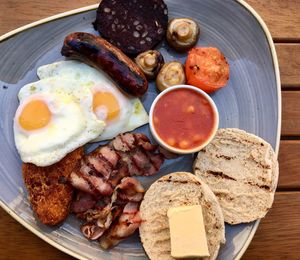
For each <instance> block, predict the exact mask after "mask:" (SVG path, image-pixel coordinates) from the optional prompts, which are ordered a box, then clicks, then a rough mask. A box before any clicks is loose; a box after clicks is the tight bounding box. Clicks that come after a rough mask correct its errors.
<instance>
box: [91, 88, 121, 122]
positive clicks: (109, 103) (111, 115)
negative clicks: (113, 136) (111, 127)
mask: <svg viewBox="0 0 300 260" xmlns="http://www.w3.org/2000/svg"><path fill="white" fill-rule="evenodd" d="M101 106H104V107H105V108H106V109H107V117H106V120H108V121H110V120H113V119H115V118H116V117H117V116H118V115H119V113H120V106H119V102H118V100H117V99H116V98H115V96H114V95H112V94H111V93H109V92H96V93H95V94H94V97H93V110H94V113H96V110H97V109H98V108H99V107H101Z"/></svg>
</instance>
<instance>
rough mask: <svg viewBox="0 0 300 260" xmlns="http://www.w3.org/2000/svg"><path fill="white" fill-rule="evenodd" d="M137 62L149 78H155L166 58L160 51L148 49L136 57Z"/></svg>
mask: <svg viewBox="0 0 300 260" xmlns="http://www.w3.org/2000/svg"><path fill="white" fill-rule="evenodd" d="M135 62H136V64H137V65H138V66H139V67H140V68H141V70H142V71H143V72H144V74H145V76H146V77H147V79H149V80H150V79H155V77H156V75H157V73H158V72H159V70H160V69H161V67H162V66H163V65H164V58H163V56H162V55H161V53H160V52H159V51H155V50H154V51H153V50H150V51H146V52H143V53H141V54H139V55H138V56H137V57H136V58H135Z"/></svg>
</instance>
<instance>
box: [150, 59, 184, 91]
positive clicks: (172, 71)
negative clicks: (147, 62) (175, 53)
mask: <svg viewBox="0 0 300 260" xmlns="http://www.w3.org/2000/svg"><path fill="white" fill-rule="evenodd" d="M185 81H186V78H185V73H184V67H183V65H182V64H181V63H180V62H178V61H172V62H168V63H166V64H165V65H164V66H163V67H162V69H161V70H160V72H159V73H158V75H157V78H156V86H157V88H158V89H159V90H160V91H163V90H165V89H166V88H168V87H171V86H174V85H180V84H185Z"/></svg>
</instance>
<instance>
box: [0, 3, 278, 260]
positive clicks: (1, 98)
mask: <svg viewBox="0 0 300 260" xmlns="http://www.w3.org/2000/svg"><path fill="white" fill-rule="evenodd" d="M166 2H167V4H168V7H169V16H170V17H192V18H194V19H196V20H197V21H198V22H199V24H200V26H201V36H200V41H199V43H198V45H201V46H216V47H218V48H220V49H221V51H222V52H223V53H224V54H225V56H226V57H227V59H228V61H229V63H230V69H231V76H230V81H229V84H228V85H227V86H226V87H225V88H223V89H221V90H220V91H218V92H217V93H215V94H213V95H211V96H212V98H213V99H214V101H215V103H216V105H217V107H218V109H219V113H220V127H238V128H241V129H244V130H246V131H248V132H250V133H254V134H256V135H258V136H260V137H262V138H264V139H265V140H267V141H268V142H270V143H271V145H272V146H273V148H274V149H275V150H276V152H278V148H279V136H280V126H281V93H280V78H279V70H278V62H277V57H276V53H275V48H274V44H273V42H272V38H271V36H270V33H269V31H268V29H267V27H266V25H265V24H264V22H263V21H262V20H261V18H260V17H259V16H258V15H257V14H256V13H255V11H254V10H253V9H252V8H251V7H250V6H249V5H247V4H246V3H245V2H243V1H242V0H201V1H197V0H186V1H184V2H183V1H181V0H167V1H166ZM96 8H97V5H93V6H88V7H85V8H81V9H77V10H73V11H70V12H67V13H63V14H60V15H56V16H53V17H49V18H47V19H43V20H41V21H38V22H35V23H33V24H30V25H27V26H24V27H22V28H19V29H17V30H14V31H12V32H10V33H7V34H6V35H3V36H1V37H0V64H1V66H0V114H1V116H0V129H1V130H0V143H1V150H0V204H1V206H2V207H3V208H4V209H5V210H6V211H7V212H8V213H9V214H10V215H11V216H12V217H14V218H15V219H16V220H17V221H19V222H20V223H21V224H22V225H24V226H25V227H26V228H28V229H29V230H31V231H32V232H33V233H35V234H36V235H38V236H39V237H41V238H42V239H44V240H45V241H47V242H48V243H50V244H51V245H53V246H55V247H57V248H58V249H60V250H62V251H64V252H66V253H68V254H70V255H72V256H74V257H77V258H80V259H95V258H97V259H126V260H127V259H145V258H146V256H145V253H144V251H143V249H142V246H141V244H140V242H139V237H138V234H136V235H135V236H133V237H131V238H129V239H127V240H126V241H124V242H122V243H121V244H120V245H118V246H117V247H115V248H114V249H112V250H110V251H109V252H104V251H102V250H101V249H100V248H99V246H98V244H97V243H96V242H89V241H87V240H86V239H85V238H83V237H82V235H81V234H80V231H79V222H78V221H77V220H76V219H75V218H74V217H73V216H70V217H69V218H68V219H67V221H65V223H64V224H63V225H61V226H59V227H56V228H48V227H46V226H43V225H41V224H40V223H39V222H38V221H37V220H36V218H35V217H34V215H33V212H32V210H31V208H30V205H29V202H28V199H27V193H26V190H25V188H24V184H23V180H22V174H21V160H20V158H19V155H18V153H17V151H16V149H15V145H14V137H13V129H12V125H13V117H14V114H15V111H16V108H17V106H18V100H17V93H18V91H19V89H20V88H21V87H22V86H23V85H25V84H27V83H29V82H32V81H35V80H37V76H36V69H37V67H39V66H40V65H43V64H48V63H51V62H54V61H57V60H62V59H64V58H63V57H61V55H60V48H61V46H62V43H63V39H64V37H65V36H66V35H67V34H68V33H70V32H75V31H86V32H92V33H95V34H96V32H95V31H94V30H93V28H92V25H91V23H92V21H93V20H94V19H95V15H96V11H95V9H96ZM158 48H159V49H160V51H161V52H162V53H163V55H164V57H165V59H166V60H167V61H170V60H173V59H177V60H180V61H182V62H184V60H185V56H186V55H185V54H184V55H181V54H180V55H179V54H178V53H175V52H173V51H171V50H170V49H169V48H168V47H167V45H166V44H165V43H162V44H161V45H160V46H158ZM156 95H157V92H156V90H155V86H154V84H153V83H152V84H150V90H149V92H148V94H147V95H145V97H143V102H144V104H145V107H146V108H147V109H148V111H149V108H150V105H151V102H152V101H153V99H154V98H155V96H156ZM138 131H143V132H145V133H147V134H149V128H148V126H145V127H143V128H141V129H138ZM94 147H95V145H93V146H92V147H89V149H93V148H94ZM192 160H193V158H192V156H185V157H181V158H179V159H177V160H175V161H168V162H166V163H165V164H164V166H163V167H162V169H161V171H160V172H159V174H158V175H157V176H155V177H153V178H142V182H143V183H144V185H145V186H146V187H148V186H149V185H150V184H151V183H152V182H153V181H154V180H155V179H157V178H158V177H160V176H162V175H164V174H166V173H169V172H173V171H182V170H186V171H190V170H191V167H192ZM258 224H259V221H256V222H253V223H249V224H243V225H237V226H229V225H226V239H227V243H226V245H224V246H222V248H221V250H220V252H219V257H218V258H219V259H234V258H236V259H239V258H240V257H241V256H242V254H243V253H244V251H245V250H246V248H247V246H248V245H249V243H250V241H251V239H252V237H253V235H254V233H255V231H256V229H257V226H258Z"/></svg>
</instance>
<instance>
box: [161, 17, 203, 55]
mask: <svg viewBox="0 0 300 260" xmlns="http://www.w3.org/2000/svg"><path fill="white" fill-rule="evenodd" d="M199 33H200V30H199V26H198V24H197V23H196V22H195V21H194V20H193V19H191V18H176V19H172V20H170V21H169V25H168V30H167V41H168V44H169V45H170V46H171V47H173V48H174V49H175V50H177V51H179V52H183V51H186V50H188V49H190V48H192V47H193V46H194V45H195V44H196V43H197V41H198V38H199Z"/></svg>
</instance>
